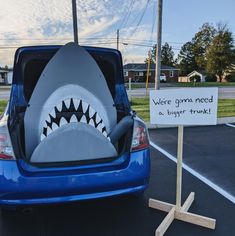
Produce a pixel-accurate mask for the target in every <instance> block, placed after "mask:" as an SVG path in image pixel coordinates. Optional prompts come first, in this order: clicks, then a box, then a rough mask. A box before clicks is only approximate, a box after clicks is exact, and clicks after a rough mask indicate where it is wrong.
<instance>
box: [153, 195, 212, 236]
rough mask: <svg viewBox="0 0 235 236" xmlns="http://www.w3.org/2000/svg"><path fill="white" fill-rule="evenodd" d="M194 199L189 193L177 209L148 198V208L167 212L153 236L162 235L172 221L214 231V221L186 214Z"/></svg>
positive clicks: (174, 206) (171, 205)
mask: <svg viewBox="0 0 235 236" xmlns="http://www.w3.org/2000/svg"><path fill="white" fill-rule="evenodd" d="M194 197H195V193H194V192H191V193H190V194H189V196H188V198H187V199H186V201H185V202H184V204H183V206H182V207H181V206H180V207H177V206H176V205H173V204H170V203H166V202H162V201H159V200H155V199H151V198H150V199H149V207H151V208H154V209H157V210H161V211H165V212H168V214H167V216H166V217H165V219H164V220H163V221H162V223H161V224H160V225H159V227H158V228H157V229H156V232H155V236H161V235H164V233H165V232H166V230H167V229H168V227H169V226H170V225H171V223H172V221H173V220H174V219H177V220H182V221H185V222H188V223H191V224H195V225H200V226H202V227H206V228H209V229H215V223H216V220H215V219H212V218H208V217H205V216H201V215H197V214H193V213H189V212H188V209H189V208H190V206H191V204H192V203H193V201H194Z"/></svg>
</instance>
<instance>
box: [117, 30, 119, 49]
mask: <svg viewBox="0 0 235 236" xmlns="http://www.w3.org/2000/svg"><path fill="white" fill-rule="evenodd" d="M117 50H119V29H118V30H117Z"/></svg>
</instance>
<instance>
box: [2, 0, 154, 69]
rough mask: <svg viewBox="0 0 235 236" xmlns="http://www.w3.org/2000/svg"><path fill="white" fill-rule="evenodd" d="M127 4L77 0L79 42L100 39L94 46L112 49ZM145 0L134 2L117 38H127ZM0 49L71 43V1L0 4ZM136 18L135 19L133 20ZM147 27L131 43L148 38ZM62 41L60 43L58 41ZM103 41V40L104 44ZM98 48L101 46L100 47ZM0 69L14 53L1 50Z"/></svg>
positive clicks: (114, 0)
mask: <svg viewBox="0 0 235 236" xmlns="http://www.w3.org/2000/svg"><path fill="white" fill-rule="evenodd" d="M130 2H131V0H128V1H127V0H118V1H117V0H86V1H84V0H77V8H78V19H79V37H80V38H81V42H84V43H85V44H86V45H87V44H92V42H94V41H89V40H85V39H84V38H87V37H103V38H104V39H102V40H101V39H100V40H96V41H95V42H96V43H97V42H100V43H102V42H105V41H108V42H110V44H109V45H104V46H108V47H116V44H115V43H114V41H115V37H116V35H115V32H116V29H117V28H118V27H119V26H120V24H121V22H122V19H123V17H124V16H125V15H126V14H127V13H128V9H129V6H130ZM145 4H146V0H138V1H135V4H134V6H133V9H132V13H131V15H130V18H129V23H128V24H127V25H130V24H131V22H132V23H133V22H134V23H133V24H132V26H131V27H126V28H125V29H123V30H122V31H121V34H122V35H121V37H123V38H127V37H130V36H131V35H130V33H131V31H133V29H134V28H135V27H134V26H133V25H135V24H136V21H134V19H138V17H137V16H139V13H140V11H141V10H142V9H143V8H144V7H145ZM0 12H1V14H0V35H1V36H0V45H1V46H7V45H8V46H21V45H35V44H53V43H65V42H66V41H71V40H72V39H73V31H72V16H71V15H72V13H71V0H21V1H19V0H8V1H6V0H0ZM136 17H137V18H136ZM149 28H150V27H147V28H146V27H144V28H142V27H141V26H140V29H139V30H138V31H137V32H136V33H135V35H134V39H138V40H142V39H146V38H148V37H149V32H148V30H149ZM62 39H63V40H62ZM106 39H107V40H106ZM100 45H102V44H100ZM1 46H0V50H1V57H0V65H5V64H9V65H11V64H12V62H13V54H14V51H15V49H12V50H10V49H1ZM128 47H129V51H131V54H132V50H135V54H136V58H138V53H137V51H139V52H140V53H142V52H143V51H146V50H143V49H139V48H136V47H133V46H131V45H129V46H128Z"/></svg>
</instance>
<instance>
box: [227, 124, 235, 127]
mask: <svg viewBox="0 0 235 236" xmlns="http://www.w3.org/2000/svg"><path fill="white" fill-rule="evenodd" d="M226 125H227V126H229V127H233V128H235V125H232V124H226Z"/></svg>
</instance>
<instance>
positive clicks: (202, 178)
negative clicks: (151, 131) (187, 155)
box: [150, 141, 235, 204]
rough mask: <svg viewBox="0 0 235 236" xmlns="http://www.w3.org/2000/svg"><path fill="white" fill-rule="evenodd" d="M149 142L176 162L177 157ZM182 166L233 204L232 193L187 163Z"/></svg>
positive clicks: (234, 199) (234, 202)
mask: <svg viewBox="0 0 235 236" xmlns="http://www.w3.org/2000/svg"><path fill="white" fill-rule="evenodd" d="M150 144H151V146H152V147H154V148H155V149H157V150H158V151H159V152H161V153H162V154H163V155H165V156H166V157H167V158H169V159H170V160H172V161H174V162H175V163H177V158H176V157H174V156H173V155H171V154H170V153H169V152H167V151H166V150H164V149H162V148H161V147H159V146H158V145H157V144H155V143H153V142H152V141H150ZM183 168H184V169H185V170H186V171H188V172H189V173H190V174H192V175H193V176H195V177H196V178H198V179H200V180H201V181H202V182H203V183H205V184H206V185H208V186H210V187H211V188H212V189H214V190H215V191H216V192H218V193H220V194H221V195H222V196H224V197H225V198H227V199H228V200H229V201H231V202H232V203H233V204H235V197H234V196H233V195H231V194H230V193H228V192H227V191H226V190H224V189H222V188H221V187H219V186H218V185H217V184H215V183H213V182H212V181H210V180H209V179H207V178H206V177H204V176H203V175H201V174H199V173H198V172H197V171H195V170H193V169H192V168H191V167H189V166H188V165H186V164H184V163H183Z"/></svg>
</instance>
